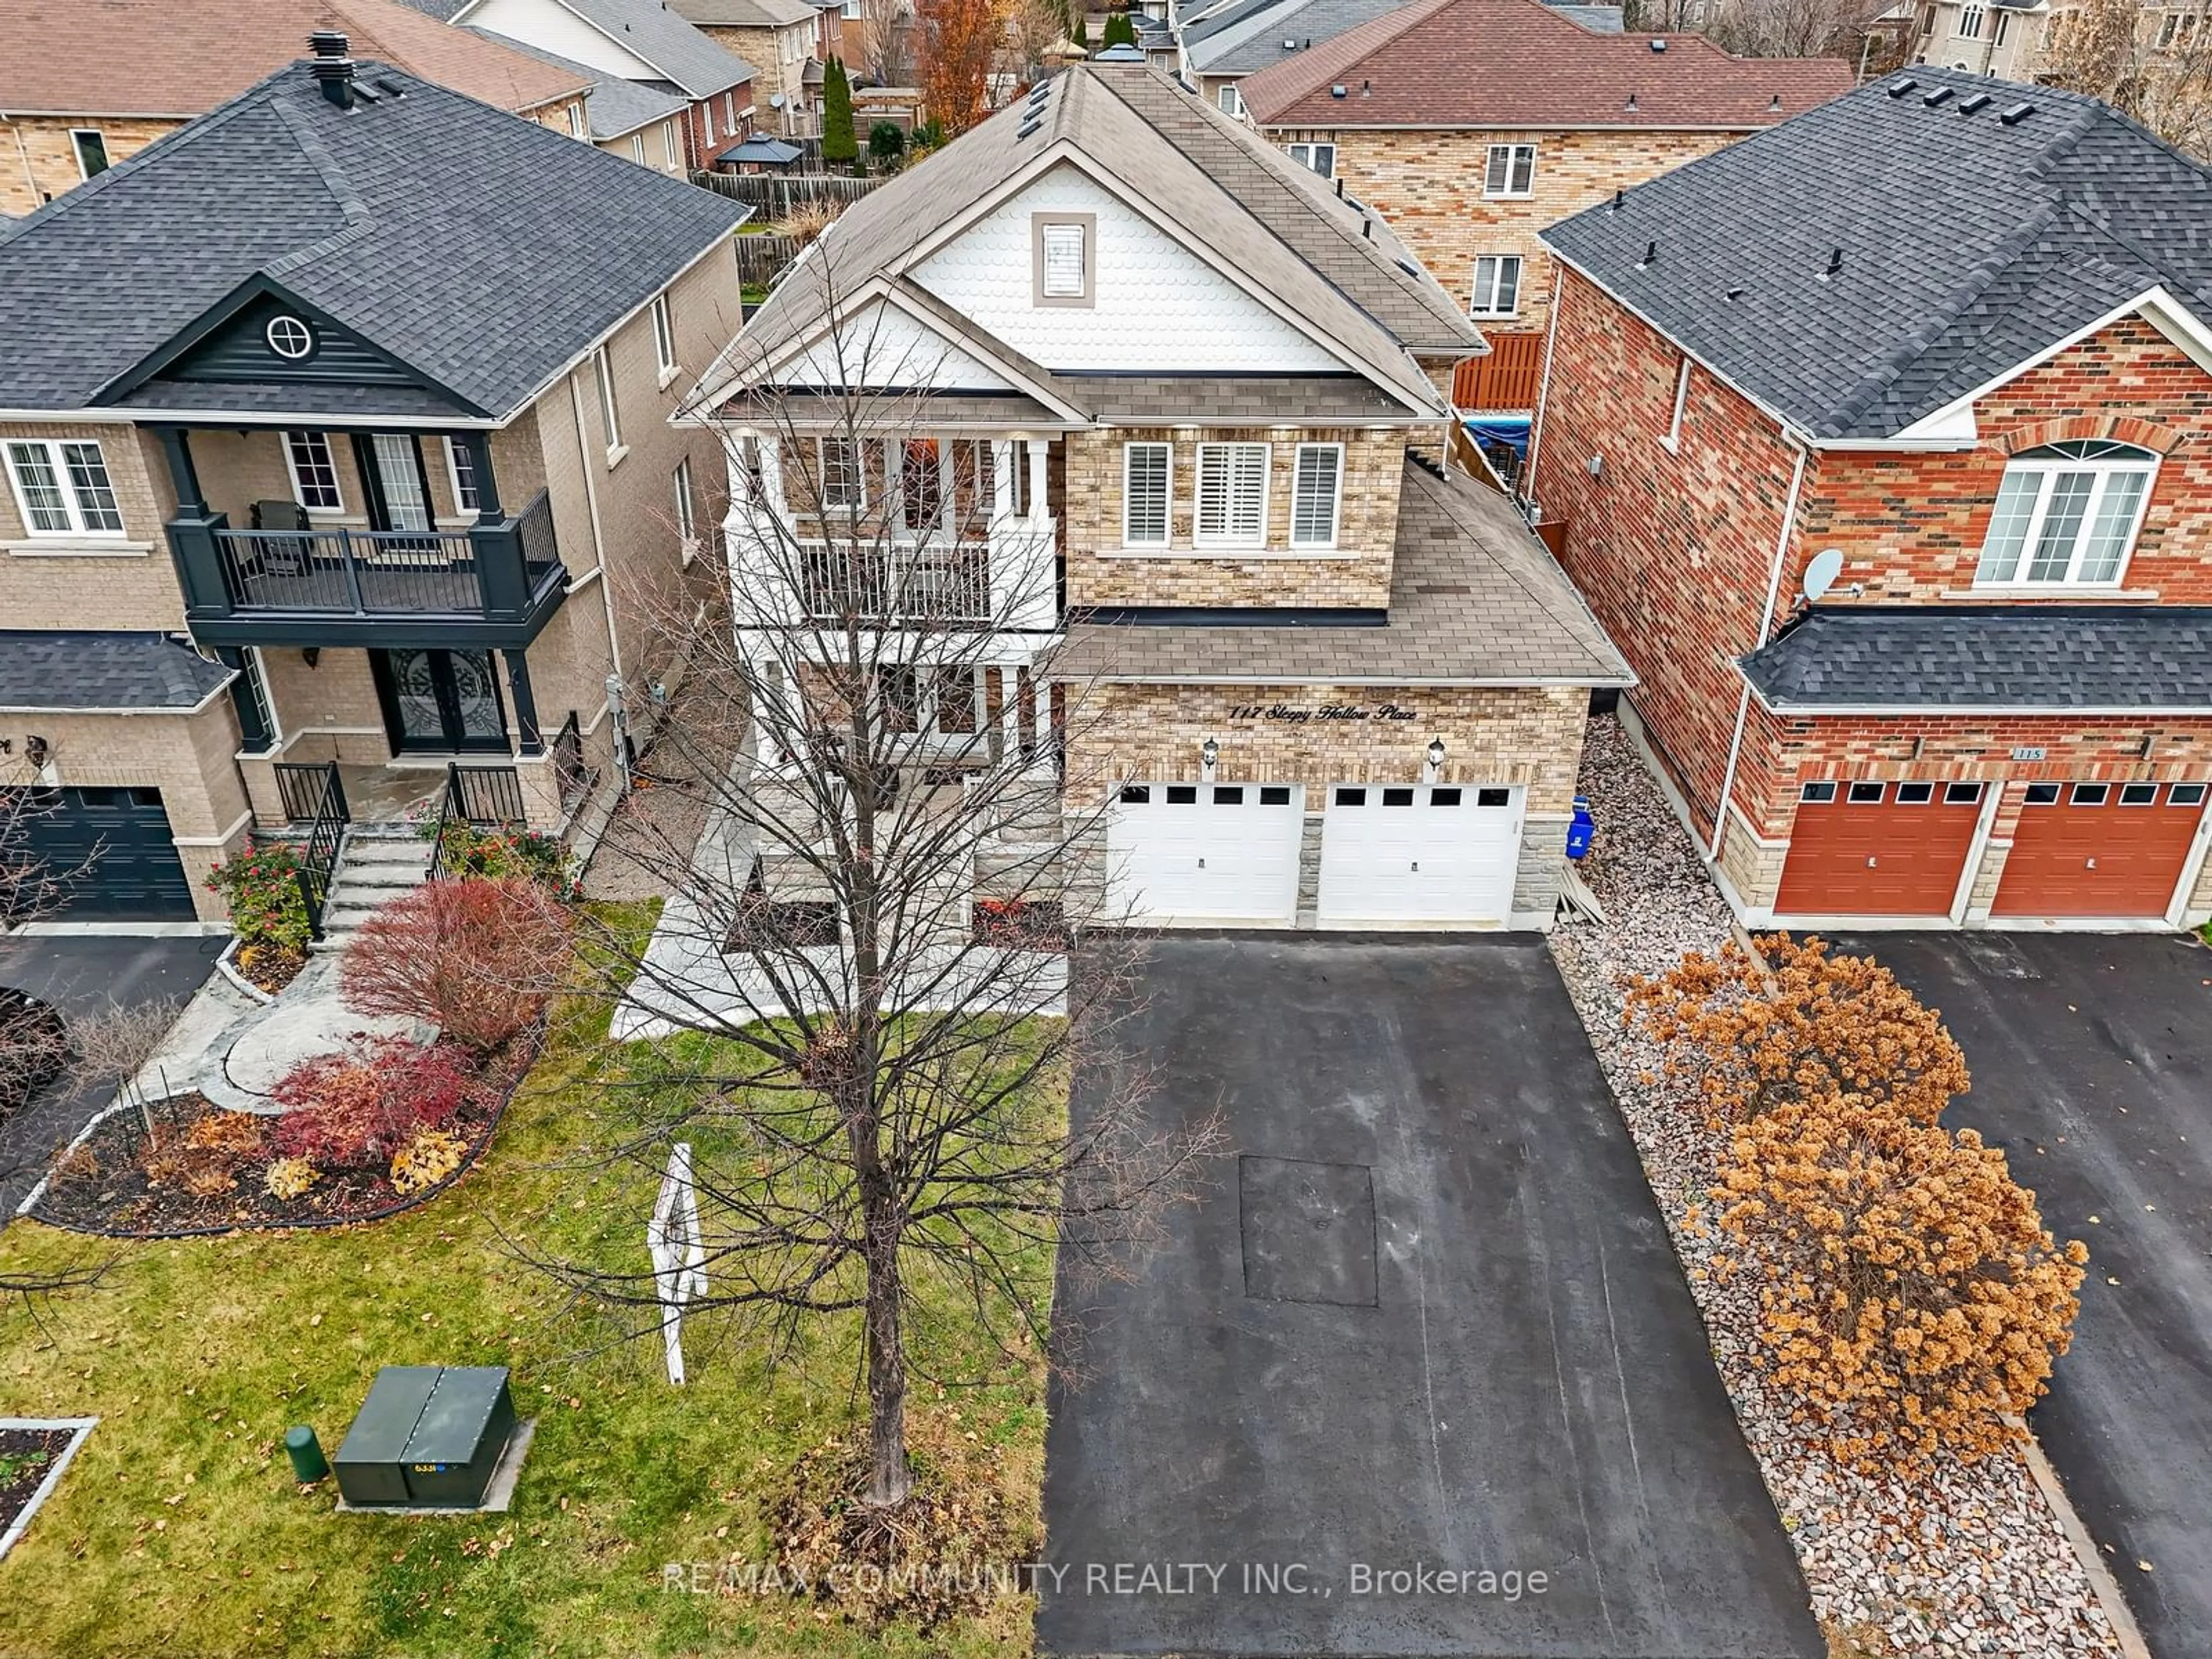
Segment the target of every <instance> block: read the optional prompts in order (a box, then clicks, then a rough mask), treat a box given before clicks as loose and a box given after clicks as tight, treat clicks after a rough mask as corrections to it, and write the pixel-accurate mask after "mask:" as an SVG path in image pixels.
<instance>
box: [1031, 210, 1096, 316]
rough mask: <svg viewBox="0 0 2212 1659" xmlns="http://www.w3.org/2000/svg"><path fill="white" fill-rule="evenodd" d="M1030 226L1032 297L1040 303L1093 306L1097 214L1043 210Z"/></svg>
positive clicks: (1044, 304)
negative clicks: (1047, 211)
mask: <svg viewBox="0 0 2212 1659" xmlns="http://www.w3.org/2000/svg"><path fill="white" fill-rule="evenodd" d="M1031 225H1032V229H1031V232H1030V235H1031V237H1032V239H1033V240H1032V246H1031V249H1030V263H1031V266H1032V283H1031V287H1032V290H1033V291H1032V293H1031V295H1030V297H1031V299H1032V300H1033V301H1035V302H1036V304H1038V305H1041V306H1087V305H1090V304H1091V302H1092V299H1093V290H1092V280H1091V279H1092V275H1093V271H1092V261H1093V260H1094V259H1095V258H1096V257H1097V252H1096V243H1097V234H1098V216H1097V214H1095V213H1041V214H1038V215H1037V216H1036V217H1035V218H1034V219H1033V220H1032V221H1031Z"/></svg>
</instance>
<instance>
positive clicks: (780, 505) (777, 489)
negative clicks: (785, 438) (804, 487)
mask: <svg viewBox="0 0 2212 1659" xmlns="http://www.w3.org/2000/svg"><path fill="white" fill-rule="evenodd" d="M760 476H761V494H762V495H763V496H764V497H766V498H767V501H768V507H769V512H771V513H775V516H776V517H777V518H779V519H785V520H787V519H789V518H790V517H791V509H790V508H789V507H786V506H785V505H784V500H783V446H782V444H781V441H778V440H776V439H775V438H763V439H762V440H761V441H760Z"/></svg>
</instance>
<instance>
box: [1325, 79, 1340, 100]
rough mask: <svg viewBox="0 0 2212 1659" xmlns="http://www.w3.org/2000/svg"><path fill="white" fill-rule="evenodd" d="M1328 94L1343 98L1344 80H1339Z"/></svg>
mask: <svg viewBox="0 0 2212 1659" xmlns="http://www.w3.org/2000/svg"><path fill="white" fill-rule="evenodd" d="M1328 95H1329V96H1330V97H1332V98H1341V97H1343V96H1344V85H1343V82H1338V83H1337V84H1336V85H1335V86H1333V87H1331V88H1329V89H1328Z"/></svg>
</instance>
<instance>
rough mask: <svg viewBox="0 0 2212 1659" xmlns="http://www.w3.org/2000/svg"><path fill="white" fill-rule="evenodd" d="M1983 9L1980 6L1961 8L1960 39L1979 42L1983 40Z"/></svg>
mask: <svg viewBox="0 0 2212 1659" xmlns="http://www.w3.org/2000/svg"><path fill="white" fill-rule="evenodd" d="M1983 15H1984V10H1983V8H1982V7H1980V6H1978V5H1972V6H1961V7H1960V8H1959V39H1960V40H1980V39H1981V38H1982V18H1983Z"/></svg>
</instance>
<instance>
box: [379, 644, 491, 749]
mask: <svg viewBox="0 0 2212 1659" xmlns="http://www.w3.org/2000/svg"><path fill="white" fill-rule="evenodd" d="M369 659H370V661H371V663H372V665H374V670H375V673H376V693H377V697H378V700H379V701H380V702H382V703H383V705H384V726H385V730H386V732H389V733H390V734H391V737H392V750H393V751H394V752H395V753H402V754H406V753H414V754H421V753H424V752H428V753H433V754H464V753H469V752H472V751H474V752H482V751H485V750H491V751H495V752H499V753H504V752H506V750H507V717H506V714H505V713H504V711H503V708H502V707H501V702H500V696H499V674H498V670H497V668H496V667H495V665H494V664H493V662H492V659H491V653H489V652H487V651H435V650H427V649H425V650H398V651H372V652H370V653H369Z"/></svg>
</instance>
